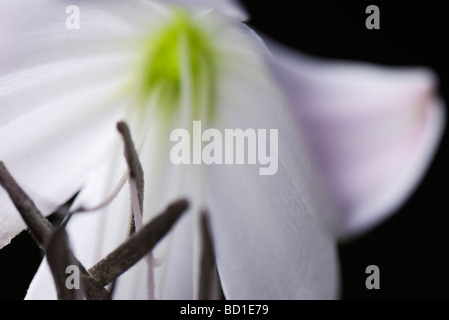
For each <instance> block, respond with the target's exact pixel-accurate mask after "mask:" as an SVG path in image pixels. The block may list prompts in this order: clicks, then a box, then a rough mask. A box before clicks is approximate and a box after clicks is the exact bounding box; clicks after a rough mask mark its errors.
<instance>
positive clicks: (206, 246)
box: [198, 211, 222, 300]
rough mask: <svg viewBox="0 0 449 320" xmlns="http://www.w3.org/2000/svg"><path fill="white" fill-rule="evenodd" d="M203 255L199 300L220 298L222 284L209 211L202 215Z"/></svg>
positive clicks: (201, 257)
mask: <svg viewBox="0 0 449 320" xmlns="http://www.w3.org/2000/svg"><path fill="white" fill-rule="evenodd" d="M200 219H201V220H200V228H201V230H200V232H201V253H200V254H201V256H200V270H199V271H200V274H199V286H198V299H199V300H214V299H220V298H221V297H222V294H221V284H220V280H219V277H218V273H217V266H216V259H215V250H214V244H213V239H212V233H211V227H210V223H209V216H208V213H207V211H202V212H201V216H200Z"/></svg>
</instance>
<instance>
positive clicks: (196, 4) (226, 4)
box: [165, 0, 248, 21]
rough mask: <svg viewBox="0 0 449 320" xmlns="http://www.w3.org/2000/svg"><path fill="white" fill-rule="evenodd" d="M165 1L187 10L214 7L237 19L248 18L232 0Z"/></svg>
mask: <svg viewBox="0 0 449 320" xmlns="http://www.w3.org/2000/svg"><path fill="white" fill-rule="evenodd" d="M165 2H166V3H173V4H176V5H181V6H185V7H186V8H188V9H189V10H191V9H192V8H197V9H200V10H201V9H203V10H204V9H216V10H217V11H219V12H221V13H224V14H226V15H228V16H230V17H233V18H235V19H237V20H238V21H246V20H248V13H247V12H246V11H245V10H244V9H243V8H242V6H241V5H240V4H239V3H238V2H237V1H234V0H167V1H165Z"/></svg>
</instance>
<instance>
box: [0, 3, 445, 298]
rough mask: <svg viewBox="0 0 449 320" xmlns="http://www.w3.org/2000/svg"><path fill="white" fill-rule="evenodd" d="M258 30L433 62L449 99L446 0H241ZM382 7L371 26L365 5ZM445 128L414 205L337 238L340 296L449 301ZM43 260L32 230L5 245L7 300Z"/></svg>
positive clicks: (332, 49) (1, 263)
mask: <svg viewBox="0 0 449 320" xmlns="http://www.w3.org/2000/svg"><path fill="white" fill-rule="evenodd" d="M241 2H242V3H243V4H244V6H245V7H246V8H247V9H248V11H249V13H250V15H251V20H250V21H249V22H248V23H249V25H250V26H252V27H253V28H254V29H256V30H257V31H260V32H261V33H263V34H266V35H268V36H270V37H271V38H273V39H275V40H277V41H279V42H281V43H283V44H286V45H288V46H290V47H292V48H296V49H298V50H300V51H303V52H306V53H309V54H313V55H315V56H321V57H330V58H338V59H345V60H358V61H368V62H376V63H380V64H384V65H392V66H399V65H402V66H414V65H416V66H428V67H430V68H432V69H433V70H434V71H435V72H436V73H437V74H438V76H439V78H440V88H439V91H440V94H441V95H442V96H443V98H444V100H445V101H449V49H448V48H449V45H448V41H449V40H448V38H449V37H448V31H449V2H446V1H433V2H430V1H425V2H424V1H422V2H421V3H419V2H410V1H407V2H405V1H371V2H367V1H330V0H327V1H324V0H320V1H299V0H298V1H294V0H290V1H287V0H284V1H257V0H245V1H241ZM371 4H374V5H377V6H378V7H379V8H380V30H367V29H366V27H365V19H366V18H367V16H368V15H367V14H366V13H365V8H366V7H367V6H368V5H371ZM447 158H448V144H447V134H445V136H444V138H443V141H442V144H441V147H440V149H439V151H438V153H437V155H436V157H435V160H434V162H433V164H432V166H431V168H430V170H429V172H428V174H427V175H426V177H425V179H424V181H423V182H422V183H421V185H420V186H419V188H418V189H417V190H416V192H415V193H414V194H413V196H412V197H411V198H410V199H409V200H408V201H407V203H406V204H405V205H404V206H403V207H402V208H401V209H400V210H399V211H398V212H397V213H396V214H395V215H394V216H393V217H391V218H390V219H389V220H387V221H386V222H385V223H383V224H382V225H380V226H379V227H377V228H376V229H375V230H373V231H371V232H370V233H368V234H366V235H364V236H362V237H360V238H358V239H356V240H354V241H352V242H351V243H348V244H344V245H340V247H339V252H340V257H341V269H342V298H343V299H448V298H449V290H447V288H448V287H449V277H448V276H447V274H448V271H449V258H448V256H449V252H448V251H449V250H448V249H449V232H448V228H449V216H448V198H449V197H448V195H447V181H448V170H446V168H445V165H446V164H447ZM39 259H40V252H39V250H38V249H37V247H36V246H35V245H34V243H33V241H32V240H31V239H30V237H29V236H28V235H27V233H26V232H24V233H22V234H21V235H20V236H19V237H17V238H16V239H14V240H13V242H12V245H9V246H7V247H6V248H4V249H3V250H2V251H0V299H21V298H23V296H24V294H25V290H26V288H27V285H28V283H29V281H30V280H31V278H32V276H33V273H34V272H35V270H36V268H37V266H38V263H39ZM370 264H375V265H377V266H379V268H380V275H381V277H380V285H381V289H380V290H367V289H366V288H365V279H366V276H367V275H366V274H365V268H366V266H368V265H370Z"/></svg>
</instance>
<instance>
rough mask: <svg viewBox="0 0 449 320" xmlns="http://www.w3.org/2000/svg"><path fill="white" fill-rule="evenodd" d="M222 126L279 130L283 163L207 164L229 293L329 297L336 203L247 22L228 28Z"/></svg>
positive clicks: (333, 286)
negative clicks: (266, 171) (271, 167)
mask: <svg viewBox="0 0 449 320" xmlns="http://www.w3.org/2000/svg"><path fill="white" fill-rule="evenodd" d="M222 32H223V34H222V38H221V40H223V39H228V40H229V43H228V42H223V43H222V45H223V47H225V46H226V47H227V51H226V52H227V54H228V56H227V58H228V59H226V58H225V59H224V60H223V61H224V62H223V65H222V69H221V70H220V71H219V72H220V75H221V77H220V79H221V80H220V86H219V87H220V91H219V93H218V101H219V103H218V108H217V113H218V114H217V117H216V119H217V123H216V124H215V123H214V125H216V126H217V128H219V129H220V130H222V132H223V130H224V129H226V128H242V129H243V130H245V129H248V128H252V129H255V130H258V129H267V130H269V129H277V130H278V134H279V138H278V142H279V152H278V154H279V168H278V171H277V173H276V174H274V175H268V176H261V175H259V167H260V165H246V164H245V165H212V166H208V167H206V168H204V170H205V173H204V177H205V184H204V192H205V194H206V206H207V210H208V211H209V212H210V214H211V221H212V230H213V238H214V243H215V247H216V254H217V264H218V271H219V274H220V279H221V282H222V286H223V290H224V294H225V297H226V298H227V299H313V298H320V299H331V298H336V296H337V291H338V264H337V257H336V248H335V239H334V238H333V236H332V234H331V233H330V232H329V231H328V229H327V226H328V225H329V222H328V220H327V219H328V218H329V217H332V216H333V211H332V203H331V202H329V201H327V200H326V199H328V198H329V197H327V195H326V194H325V192H324V191H323V190H324V189H323V188H322V186H321V184H320V181H319V175H318V174H317V171H316V168H314V163H313V162H312V161H311V159H309V157H308V155H309V152H308V149H307V146H306V145H305V144H304V142H305V139H304V137H302V136H298V134H297V132H296V129H295V124H294V123H293V121H292V119H291V117H290V116H289V114H288V112H287V111H288V109H287V108H286V100H285V99H284V97H283V95H282V92H281V91H280V90H279V88H278V86H277V84H276V83H275V82H273V81H272V80H273V79H272V78H271V75H270V73H269V70H267V68H266V66H265V61H264V60H263V55H264V52H265V48H264V47H263V45H262V43H261V42H260V41H259V39H258V38H257V37H256V36H255V35H254V34H253V33H252V32H251V31H249V30H248V29H247V28H246V27H244V26H237V25H236V26H234V27H228V28H227V29H224V30H222Z"/></svg>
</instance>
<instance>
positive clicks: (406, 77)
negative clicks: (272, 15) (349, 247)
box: [269, 45, 445, 237]
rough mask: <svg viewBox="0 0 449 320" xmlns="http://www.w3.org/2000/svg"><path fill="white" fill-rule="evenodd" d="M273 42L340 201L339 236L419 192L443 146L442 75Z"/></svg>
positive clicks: (296, 112)
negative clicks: (318, 54)
mask: <svg viewBox="0 0 449 320" xmlns="http://www.w3.org/2000/svg"><path fill="white" fill-rule="evenodd" d="M270 48H271V49H272V51H273V52H274V57H271V58H269V59H270V60H271V63H272V66H273V71H274V73H275V74H276V76H277V78H278V80H279V81H280V82H281V83H282V85H283V88H284V89H285V92H286V94H287V96H288V98H289V101H290V104H291V106H292V115H293V117H294V118H295V119H296V121H297V123H298V124H299V127H300V128H301V129H302V134H303V135H304V137H305V139H307V141H308V144H309V145H310V148H311V151H312V152H313V155H314V159H315V161H316V162H317V166H318V167H319V169H320V172H321V173H322V174H323V178H324V179H325V181H326V183H327V184H328V185H329V188H330V192H331V193H332V195H333V197H334V199H335V202H336V204H337V205H338V206H339V218H338V220H339V221H338V227H337V229H338V234H339V235H340V236H341V237H351V236H354V235H356V234H359V233H360V232H363V231H365V230H366V229H368V228H369V227H371V226H373V225H375V224H378V223H379V222H380V221H383V220H384V219H385V218H386V217H388V216H389V214H391V213H392V212H394V211H395V210H396V209H397V208H398V207H399V206H400V205H402V204H403V203H404V201H405V200H406V199H407V198H408V197H409V195H410V194H411V193H412V192H413V190H415V188H416V186H417V185H418V183H419V181H420V180H421V178H422V176H423V175H424V174H425V171H426V169H427V168H428V166H429V163H430V162H431V160H432V156H433V154H434V153H435V150H436V148H437V146H438V141H439V139H440V137H441V134H442V131H443V127H444V118H445V117H444V114H443V105H442V103H441V101H440V100H439V99H438V97H435V93H434V92H435V88H436V79H435V76H434V74H433V73H431V72H430V71H429V70H426V69H424V68H395V69H394V68H387V67H381V66H375V65H369V64H366V63H365V64H364V63H351V64H350V63H342V62H330V61H321V60H318V59H316V60H314V59H310V58H306V57H303V56H300V55H298V54H294V53H292V52H287V51H286V50H285V49H280V48H279V47H276V46H274V45H273V46H271V47H270Z"/></svg>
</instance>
